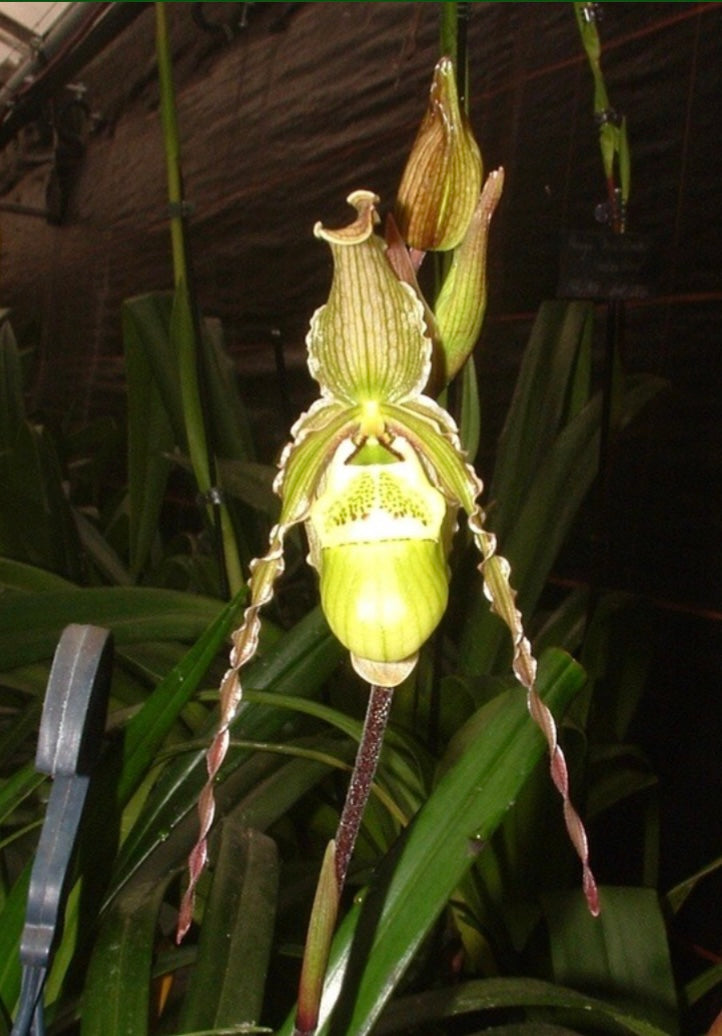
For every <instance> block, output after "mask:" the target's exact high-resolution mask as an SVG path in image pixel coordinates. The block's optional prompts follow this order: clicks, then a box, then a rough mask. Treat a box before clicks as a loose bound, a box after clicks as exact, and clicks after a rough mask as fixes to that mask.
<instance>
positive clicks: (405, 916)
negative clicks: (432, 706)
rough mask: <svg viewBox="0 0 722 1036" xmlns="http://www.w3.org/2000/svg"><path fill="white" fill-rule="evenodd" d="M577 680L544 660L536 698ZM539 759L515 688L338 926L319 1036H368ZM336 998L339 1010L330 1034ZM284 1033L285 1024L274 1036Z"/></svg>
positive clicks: (566, 667)
mask: <svg viewBox="0 0 722 1036" xmlns="http://www.w3.org/2000/svg"><path fill="white" fill-rule="evenodd" d="M584 680H585V675H584V673H583V671H582V670H581V668H580V667H579V666H578V665H577V664H576V663H575V662H574V661H573V660H572V659H571V658H569V657H568V656H567V655H565V654H563V653H562V652H558V651H551V652H548V653H547V654H546V655H545V656H544V657H543V659H542V660H541V665H540V674H539V690H540V693H541V694H542V697H543V698H544V700H545V701H546V703H547V705H548V706H549V707H550V708H552V709H553V710H554V711H555V712H556V713H558V712H560V711H562V710H563V709H564V708H565V707H566V705H568V704H569V702H570V701H571V700H572V699H573V697H574V695H575V694H576V693H577V692H578V691H579V689H580V688H581V687H582V685H583V683H584ZM542 752H543V742H542V738H541V735H540V734H539V732H538V731H537V729H536V728H535V726H534V724H533V723H532V722H531V720H530V719H529V717H528V715H527V712H526V706H525V701H524V696H523V694H522V693H521V691H519V690H517V689H514V690H513V691H511V692H509V693H508V694H506V695H504V696H503V700H501V701H500V702H499V704H498V707H497V708H496V709H495V710H494V713H493V715H492V716H491V717H490V719H489V723H488V725H487V729H486V731H485V734H484V737H483V739H480V741H479V743H478V745H476V746H475V747H474V750H473V751H468V752H466V753H465V754H464V755H463V756H462V757H461V758H460V759H459V760H458V761H457V762H456V764H455V765H454V766H453V767H452V768H451V769H450V770H449V771H448V772H447V773H446V774H445V775H444V776H443V777H442V779H441V780H440V782H439V784H438V785H437V787H436V788H435V790H434V792H433V794H432V795H431V796H430V798H429V799H428V800H427V802H426V804H425V805H424V806H423V807H422V809H421V810H420V812H419V813H418V814H417V816H416V817H415V819H414V821H413V822H412V824H411V825H410V826H409V828H407V830H406V831H405V832H404V835H402V837H401V838H400V839H399V841H398V843H397V844H396V846H395V847H394V848H393V850H392V851H391V853H390V854H389V855H388V856H387V857H386V858H385V859H384V860H383V862H382V863H381V865H380V867H379V869H378V871H377V874H376V875H375V878H374V881H373V883H372V885H371V887H370V888H369V890H368V892H367V894H366V896H365V898H364V900H363V903H362V905H361V906H360V907H359V906H358V905H356V906H355V907H354V908H353V909H352V910H351V911H350V913H349V915H348V916H347V918H346V920H345V921H344V923H343V924H342V926H341V928H340V930H339V933H338V935H337V937H336V939H335V940H334V946H333V949H332V955H331V962H330V965H329V969H328V974H327V979H326V985H325V998H324V1001H323V1004H322V1021H323V1024H322V1026H321V1029H320V1030H319V1036H321V1034H322V1033H323V1034H326V1033H333V1034H334V1036H335V1034H340V1033H342V1032H343V1033H348V1032H353V1033H354V1036H365V1034H367V1033H369V1032H370V1031H371V1029H372V1027H373V1025H374V1024H375V1022H376V1019H377V1018H378V1015H379V1013H380V1011H381V1009H382V1007H383V1005H384V1004H385V1002H386V1001H387V1000H388V998H389V997H390V996H391V994H392V992H393V990H394V988H395V987H396V985H397V983H398V982H399V980H400V978H401V977H402V975H403V973H404V971H405V970H406V968H407V967H408V965H409V963H410V961H411V959H412V958H413V956H414V953H415V952H416V951H417V949H418V948H419V946H420V944H421V941H422V940H423V939H424V937H425V935H426V934H427V932H428V931H429V929H430V928H431V926H432V925H433V924H434V922H435V921H436V919H437V917H438V916H439V914H440V913H441V911H442V910H443V908H444V906H445V905H446V903H447V902H448V900H449V898H450V896H451V895H452V893H453V892H454V889H455V888H456V887H457V885H458V884H459V882H460V881H461V879H462V878H463V876H464V874H465V873H466V872H467V870H468V869H469V867H470V866H471V865H472V863H473V861H474V859H475V857H476V856H477V855H478V853H479V851H483V845H484V843H485V842H486V841H487V840H488V839H489V837H490V836H491V835H492V833H493V832H494V831H495V830H496V828H497V827H498V826H499V824H500V823H501V821H502V819H503V817H504V816H505V814H506V811H507V810H508V809H509V808H510V807H511V806H512V805H513V803H514V800H515V798H516V796H517V794H518V793H519V789H520V788H521V787H522V786H523V784H524V782H525V780H526V779H527V777H528V776H529V774H530V773H531V771H532V769H533V767H534V765H535V764H536V763H537V761H538V760H539V759H540V757H541V755H542ZM580 898H581V897H580ZM339 997H340V1002H339V1004H338V1007H339V1010H338V1012H337V1014H336V1016H335V1017H334V1018H333V1019H332V1021H331V1022H330V1025H329V1014H330V1011H331V1009H332V1006H333V1005H334V1003H335V1002H336V1001H337V999H339ZM292 1031H293V1029H292V1019H290V1018H289V1019H288V1020H287V1022H286V1025H285V1026H284V1027H283V1028H282V1030H281V1031H280V1033H279V1036H289V1034H290V1033H291V1032H292Z"/></svg>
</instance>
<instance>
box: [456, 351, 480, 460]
mask: <svg viewBox="0 0 722 1036" xmlns="http://www.w3.org/2000/svg"><path fill="white" fill-rule="evenodd" d="M459 438H460V439H461V445H462V446H463V448H464V450H465V452H466V454H467V456H468V458H469V463H473V460H474V457H476V454H477V453H478V451H479V440H480V438H481V407H480V403H479V383H478V381H477V378H476V364H475V363H474V357H473V356H469V358H468V360H467V361H466V363H465V364H464V366H463V367H462V369H461V421H460V422H459Z"/></svg>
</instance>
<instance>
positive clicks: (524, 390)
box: [489, 301, 594, 542]
mask: <svg viewBox="0 0 722 1036" xmlns="http://www.w3.org/2000/svg"><path fill="white" fill-rule="evenodd" d="M593 315H594V309H593V307H592V305H591V304H590V303H588V302H557V301H548V302H543V303H542V305H541V306H540V307H539V311H538V313H537V316H536V319H535V321H534V326H533V327H532V331H531V335H530V337H529V342H528V345H527V347H526V349H525V351H524V356H523V358H522V363H521V367H520V369H519V375H518V378H517V382H516V386H515V388H514V394H513V396H512V400H511V404H510V406H509V410H508V412H507V416H506V421H505V422H504V427H503V429H502V432H501V435H500V437H499V445H498V451H497V459H496V465H495V468H494V477H493V478H492V480H491V484H490V486H489V498H490V499H491V500H493V501H495V502H496V507H495V514H494V531H495V532H496V533H497V535H498V536H499V537H501V539H502V542H503V541H504V537H505V535H506V533H507V532H508V530H509V527H510V525H511V524H512V523H513V522H514V520H515V518H516V516H517V514H518V513H519V511H520V509H521V506H522V504H523V501H524V497H525V495H526V491H527V488H528V486H529V485H530V484H531V483H532V481H533V480H534V477H535V475H536V472H537V469H538V468H539V465H540V463H541V462H542V461H543V459H544V457H545V456H546V454H547V453H548V451H549V450H550V448H551V447H552V445H553V443H554V441H555V439H556V437H557V435H558V434H559V431H560V430H561V428H562V427H563V425H564V423H565V422H566V417H567V410H566V407H567V403H568V402H569V401H570V398H574V406H575V408H576V409H579V406H580V400H579V397H578V393H579V383H578V382H577V381H576V380H575V375H576V373H577V368H578V365H579V363H580V361H581V362H582V364H584V363H585V362H586V361H585V359H584V357H585V354H586V353H588V351H589V335H590V331H591V324H592V320H593ZM587 398H588V387H587ZM583 401H584V402H586V401H587V399H584V400H583Z"/></svg>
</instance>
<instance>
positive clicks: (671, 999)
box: [544, 888, 678, 1033]
mask: <svg viewBox="0 0 722 1036" xmlns="http://www.w3.org/2000/svg"><path fill="white" fill-rule="evenodd" d="M600 902H601V913H600V915H599V917H597V918H592V917H590V915H589V914H588V912H587V911H586V910H584V908H583V904H581V903H580V902H579V899H578V898H577V897H572V896H570V895H569V894H566V893H559V894H558V895H552V896H547V897H545V898H544V913H545V916H546V921H547V927H548V929H549V941H550V947H551V956H552V967H553V972H554V978H555V980H556V981H557V982H559V983H561V984H562V985H565V986H571V987H573V988H575V989H580V990H586V991H588V992H590V993H593V994H594V995H595V996H601V997H604V998H605V999H608V1000H610V1001H611V1002H613V1003H617V1004H624V1005H627V1006H629V1008H630V1010H632V1011H634V1013H636V1014H639V1015H641V1016H642V1017H644V1018H646V1019H647V1020H648V1021H649V1022H650V1023H652V1024H653V1025H656V1026H658V1027H659V1028H661V1029H663V1030H664V1031H665V1032H668V1033H676V1032H677V1031H678V1016H677V1011H678V1005H677V997H676V992H675V985H674V976H673V974H672V966H671V963H670V957H669V947H668V944H667V933H666V929H665V925H664V919H663V917H662V912H661V910H660V906H659V899H658V896H657V893H656V892H655V891H654V890H653V889H645V888H603V889H600Z"/></svg>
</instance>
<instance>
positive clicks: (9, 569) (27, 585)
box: [0, 558, 75, 669]
mask: <svg viewBox="0 0 722 1036" xmlns="http://www.w3.org/2000/svg"><path fill="white" fill-rule="evenodd" d="M0 586H1V587H2V588H3V590H27V591H30V592H33V593H36V592H40V591H46V590H63V589H68V590H69V589H70V588H71V587H73V588H75V584H74V583H72V582H70V580H69V579H64V578H63V577H62V576H59V575H56V574H55V572H48V571H47V570H46V569H44V568H38V567H37V566H36V565H28V564H26V563H25V562H23V561H14V560H13V559H12V558H0ZM2 668H3V669H4V668H7V667H6V666H5V665H2Z"/></svg>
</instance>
